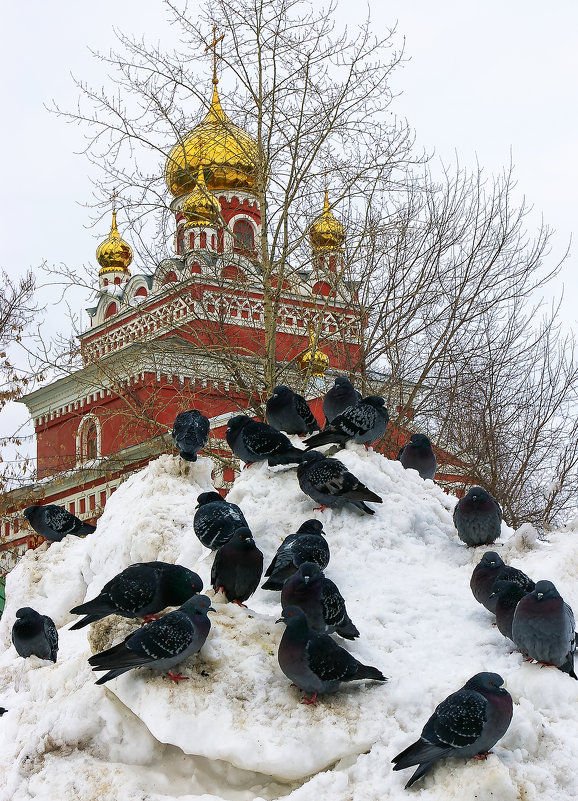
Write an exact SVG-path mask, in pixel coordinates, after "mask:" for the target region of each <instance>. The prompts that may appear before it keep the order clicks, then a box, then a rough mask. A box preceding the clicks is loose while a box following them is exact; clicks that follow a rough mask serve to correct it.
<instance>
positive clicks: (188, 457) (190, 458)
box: [179, 451, 197, 462]
mask: <svg viewBox="0 0 578 801" xmlns="http://www.w3.org/2000/svg"><path fill="white" fill-rule="evenodd" d="M179 456H180V457H181V459H184V460H185V462H196V461H197V454H196V453H189V452H188V451H179Z"/></svg>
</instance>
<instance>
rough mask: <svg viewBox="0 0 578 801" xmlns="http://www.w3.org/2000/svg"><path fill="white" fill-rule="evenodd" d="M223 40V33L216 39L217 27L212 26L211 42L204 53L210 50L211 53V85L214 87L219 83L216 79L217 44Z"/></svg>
mask: <svg viewBox="0 0 578 801" xmlns="http://www.w3.org/2000/svg"><path fill="white" fill-rule="evenodd" d="M224 38H225V34H224V33H223V34H221V36H219V38H218V39H217V26H216V25H213V41H212V42H210V43H209V44H208V45H207V46H206V47H205V53H206V52H207V50H212V51H213V84H214V86H216V85H217V84H218V83H219V79H218V78H217V45H218V44H219V42H222V41H223V39H224Z"/></svg>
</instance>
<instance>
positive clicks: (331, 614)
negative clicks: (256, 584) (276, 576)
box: [281, 562, 359, 640]
mask: <svg viewBox="0 0 578 801" xmlns="http://www.w3.org/2000/svg"><path fill="white" fill-rule="evenodd" d="M286 606H298V607H299V608H300V609H302V610H303V611H304V612H305V616H306V618H307V622H308V623H309V626H310V627H311V628H312V629H313V630H314V631H317V632H320V633H323V634H332V633H333V632H334V631H335V632H337V634H339V635H340V636H341V637H343V638H344V639H346V640H354V639H355V638H356V637H359V631H358V630H357V628H356V627H355V626H354V625H353V623H352V621H351V619H350V617H349V615H348V614H347V609H346V608H345V600H344V598H343V596H342V595H341V593H340V592H339V590H338V589H337V586H336V585H335V584H334V583H333V582H332V581H331V579H328V578H326V577H325V574H324V573H323V571H322V570H320V569H319V567H318V566H317V565H316V564H315V563H314V562H304V563H303V564H302V565H299V569H298V570H297V572H296V573H295V575H293V576H291V577H290V578H288V579H287V581H286V582H285V584H284V585H283V589H282V590H281V607H282V608H283V609H285V607H286Z"/></svg>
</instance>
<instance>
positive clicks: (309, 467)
mask: <svg viewBox="0 0 578 801" xmlns="http://www.w3.org/2000/svg"><path fill="white" fill-rule="evenodd" d="M297 480H298V481H299V486H300V487H301V489H302V491H303V492H304V493H305V495H309V497H310V498H313V500H314V501H316V502H317V503H320V504H321V508H322V509H325V507H327V506H338V507H340V506H345V504H352V505H353V506H356V507H357V508H358V509H361V511H362V512H365V513H366V514H368V515H373V514H375V510H374V509H371V508H370V507H369V506H367V504H365V503H364V501H372V502H373V503H382V502H383V501H382V499H381V498H380V497H379V495H376V494H375V492H372V491H371V490H370V489H368V488H367V487H366V486H365V484H362V483H361V481H360V480H359V479H358V478H356V477H355V476H354V475H353V473H350V472H349V470H348V469H347V467H346V466H345V465H344V464H343V462H340V461H339V460H338V459H328V458H327V457H326V456H323V454H322V453H319V451H307V452H306V453H305V454H304V455H303V458H302V461H301V464H300V465H299V467H298V468H297Z"/></svg>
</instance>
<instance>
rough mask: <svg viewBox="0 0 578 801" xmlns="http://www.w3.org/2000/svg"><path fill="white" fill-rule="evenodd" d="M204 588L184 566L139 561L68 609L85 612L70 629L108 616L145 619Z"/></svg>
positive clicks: (177, 604)
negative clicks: (98, 591)
mask: <svg viewBox="0 0 578 801" xmlns="http://www.w3.org/2000/svg"><path fill="white" fill-rule="evenodd" d="M202 589H203V582H202V581H201V579H200V577H199V576H198V575H197V574H196V573H193V571H192V570H189V569H188V568H186V567H182V566H181V565H171V564H169V563H168V562H138V563H136V564H134V565H130V567H127V568H126V569H125V570H123V571H122V572H121V573H119V574H118V575H116V576H114V578H112V579H111V580H110V581H108V582H107V583H106V584H105V585H104V587H103V588H102V590H101V591H100V593H99V595H98V596H97V597H96V598H94V599H93V600H92V601H86V602H85V603H83V604H80V605H79V606H75V607H74V609H71V610H70V614H72V615H86V617H83V618H82V619H81V620H78V621H77V622H76V623H75V624H74V626H71V627H70V630H71V631H72V630H74V629H81V628H82V627H83V626H88V624H89V623H94V622H95V620H101V619H102V618H103V617H107V616H108V615H121V616H122V617H128V618H134V617H144V618H145V619H147V618H149V617H151V616H152V615H156V614H157V612H162V610H163V609H166V607H167V606H181V604H184V602H185V601H187V600H188V599H189V598H192V596H193V595H195V594H196V593H198V592H201V590H202Z"/></svg>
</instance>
